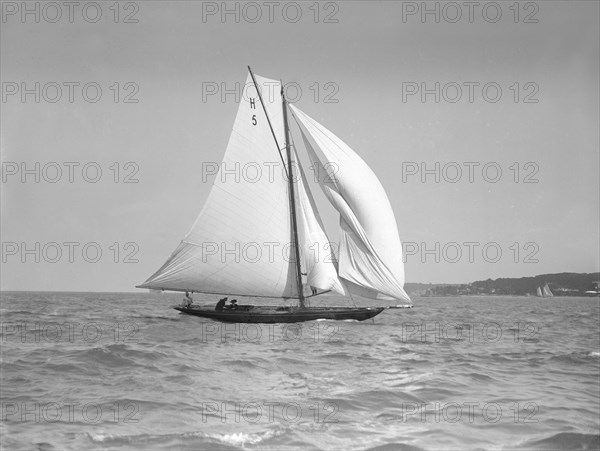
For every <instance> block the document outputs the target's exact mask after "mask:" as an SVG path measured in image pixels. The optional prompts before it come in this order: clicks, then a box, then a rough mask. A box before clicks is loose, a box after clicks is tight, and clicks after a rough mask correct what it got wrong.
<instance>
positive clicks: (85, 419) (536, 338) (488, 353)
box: [0, 293, 600, 451]
mask: <svg viewBox="0 0 600 451" xmlns="http://www.w3.org/2000/svg"><path fill="white" fill-rule="evenodd" d="M178 298H179V296H176V297H170V296H169V295H139V296H132V295H131V294H126V295H124V294H118V293H110V294H108V293H100V294H96V293H81V294H80V293H77V294H74V293H68V294H64V293H61V294H56V293H10V294H8V295H6V294H3V295H2V314H3V324H2V330H1V331H0V340H1V341H2V351H1V358H2V374H1V381H0V382H1V383H2V415H3V418H2V421H1V422H0V435H1V437H2V438H1V440H2V441H1V445H2V448H3V449H11V450H12V449H40V450H59V449H60V450H63V449H69V450H71V449H72V450H80V449H140V450H142V449H143V450H146V449H173V448H175V449H211V450H212V449H222V450H234V449H235V450H247V449H272V450H287V449H289V450H291V449H324V450H338V449H347V450H359V449H360V450H362V449H368V450H378V451H379V450H406V451H409V450H437V449H456V450H462V449H483V450H511V449H538V450H541V449H596V448H599V433H600V426H599V423H598V416H599V415H600V407H599V405H598V398H597V393H598V389H599V383H598V374H599V373H600V352H599V351H598V349H599V348H600V342H599V340H600V339H599V338H598V330H597V328H598V322H599V311H598V303H597V300H595V299H576V298H569V299H568V300H564V299H562V300H561V299H559V298H554V299H550V300H548V299H546V300H543V302H541V301H539V300H537V299H534V300H530V299H523V298H521V299H518V298H514V299H511V298H455V299H426V300H422V301H419V300H416V302H415V304H416V305H417V307H415V308H414V309H411V310H410V311H408V310H407V311H399V310H389V311H386V312H384V313H383V314H381V315H379V316H377V317H376V318H375V321H373V322H372V321H369V322H362V323H361V322H335V321H315V322H311V323H305V324H302V325H301V326H300V329H298V328H295V329H289V326H284V325H261V326H256V325H254V326H252V327H249V326H244V325H223V324H220V323H214V322H211V321H209V320H203V319H200V318H193V317H188V316H185V315H181V314H179V313H178V312H176V311H174V310H172V309H170V308H169V307H168V306H169V305H171V304H172V303H174V302H176V301H177V300H178ZM142 309H143V310H142ZM59 332H60V333H59Z"/></svg>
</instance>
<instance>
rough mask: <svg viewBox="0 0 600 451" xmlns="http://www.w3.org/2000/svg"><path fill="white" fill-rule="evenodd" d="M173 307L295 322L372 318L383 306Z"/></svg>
mask: <svg viewBox="0 0 600 451" xmlns="http://www.w3.org/2000/svg"><path fill="white" fill-rule="evenodd" d="M173 308H174V309H175V310H179V311H180V312H182V313H186V314H188V315H195V316H201V317H204V318H210V319H214V320H216V321H222V322H227V323H299V322H304V321H313V320H317V319H333V320H356V321H364V320H366V319H369V318H373V317H374V316H375V315H378V314H379V313H381V312H382V311H383V310H385V308H384V307H355V308H349V307H306V308H299V307H278V306H254V305H239V306H238V308H237V309H235V310H227V309H224V310H220V311H219V310H215V308H214V306H197V305H193V304H192V305H191V306H189V307H186V306H181V305H176V306H173Z"/></svg>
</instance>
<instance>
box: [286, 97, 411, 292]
mask: <svg viewBox="0 0 600 451" xmlns="http://www.w3.org/2000/svg"><path fill="white" fill-rule="evenodd" d="M290 108H291V110H292V112H293V114H294V117H295V118H296V119H297V122H298V125H299V126H300V130H301V132H302V137H303V139H304V143H305V145H306V148H307V150H308V153H309V155H310V158H311V161H312V163H313V165H315V166H316V167H317V168H318V174H320V175H319V184H320V186H321V188H322V189H323V191H324V192H325V195H326V196H327V198H328V199H329V201H330V202H331V204H332V205H333V206H334V207H335V208H336V210H337V211H338V212H339V213H340V226H341V235H340V251H339V271H338V273H339V276H340V277H341V278H343V279H344V280H345V281H348V282H349V283H346V286H347V287H348V288H349V290H350V291H351V292H352V293H356V294H358V295H360V296H365V297H369V298H374V299H377V298H393V299H396V300H401V301H406V302H410V298H409V297H408V295H407V294H406V292H405V291H404V288H403V286H404V263H403V261H402V245H401V243H400V237H399V235H398V228H397V226H396V219H395V217H394V212H393V211H392V207H391V205H390V202H389V200H388V198H387V195H386V194H385V191H384V189H383V187H382V186H381V183H380V182H379V179H378V178H377V177H376V176H375V174H374V173H373V171H372V170H371V169H370V168H369V167H368V166H367V164H366V163H365V162H364V161H363V160H362V159H361V158H360V157H359V156H358V155H357V154H356V153H355V152H354V151H353V150H352V149H350V147H348V146H347V145H346V144H345V143H344V142H343V141H342V140H341V139H339V138H338V137H337V136H335V135H334V134H333V133H331V132H330V131H329V130H327V129H326V128H325V127H323V126H322V125H321V124H319V123H318V122H316V121H315V120H314V119H312V118H310V117H309V116H307V115H306V114H305V113H303V112H302V111H301V110H299V109H298V108H296V107H294V106H293V105H291V106H290ZM315 149H319V150H320V151H321V153H322V157H319V156H318V155H317V153H316V151H315ZM326 167H327V170H326Z"/></svg>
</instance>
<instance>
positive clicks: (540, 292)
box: [536, 284, 554, 298]
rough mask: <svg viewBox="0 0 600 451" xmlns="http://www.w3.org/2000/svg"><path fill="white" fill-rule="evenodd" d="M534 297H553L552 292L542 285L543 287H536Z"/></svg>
mask: <svg viewBox="0 0 600 451" xmlns="http://www.w3.org/2000/svg"><path fill="white" fill-rule="evenodd" d="M536 295H537V297H539V298H551V297H554V294H552V291H550V287H549V286H548V284H546V285H544V286H543V287H537V293H536Z"/></svg>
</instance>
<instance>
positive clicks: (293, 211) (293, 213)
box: [248, 66, 305, 308]
mask: <svg viewBox="0 0 600 451" xmlns="http://www.w3.org/2000/svg"><path fill="white" fill-rule="evenodd" d="M248 72H250V76H251V77H252V82H253V83H254V86H255V87H256V92H257V93H258V98H259V100H260V103H261V105H262V107H263V110H264V112H265V116H266V117H267V122H268V123H269V128H270V129H271V133H272V134H273V139H275V145H276V146H277V151H278V153H279V157H280V158H281V161H282V163H284V168H285V162H284V161H283V155H281V148H280V147H279V143H278V142H277V137H276V136H275V131H274V130H273V126H272V125H271V120H270V119H269V115H268V113H267V108H266V107H265V103H264V102H263V98H262V95H261V93H260V89H259V87H258V84H257V83H256V79H255V78H254V73H253V72H252V69H250V66H248ZM281 99H282V105H283V126H284V129H285V150H286V153H287V168H285V169H286V172H287V174H286V175H287V178H288V186H289V189H288V193H289V201H290V217H291V222H292V235H293V237H294V253H295V257H296V265H295V267H296V284H297V289H298V300H299V301H300V307H301V308H304V307H305V304H304V293H303V290H302V272H301V268H300V247H299V245H298V225H297V223H296V203H295V200H294V199H295V196H294V180H293V177H292V152H291V149H290V129H289V127H288V120H287V102H286V100H285V95H284V94H283V83H282V84H281Z"/></svg>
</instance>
